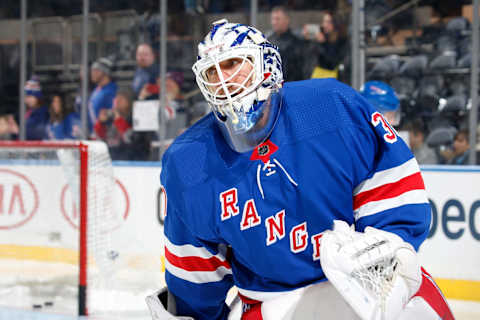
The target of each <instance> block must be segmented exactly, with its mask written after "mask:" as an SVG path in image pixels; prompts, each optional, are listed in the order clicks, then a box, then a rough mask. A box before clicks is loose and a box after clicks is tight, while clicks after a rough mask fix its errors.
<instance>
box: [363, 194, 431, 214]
mask: <svg viewBox="0 0 480 320" xmlns="http://www.w3.org/2000/svg"><path fill="white" fill-rule="evenodd" d="M420 203H428V198H427V193H426V192H425V190H412V191H408V192H405V193H402V194H401V195H399V196H397V197H394V198H390V199H384V200H379V201H370V202H368V203H366V204H364V205H363V206H361V207H360V208H358V209H357V210H355V212H354V215H355V220H358V219H360V218H362V217H366V216H370V215H373V214H375V213H378V212H382V211H385V210H388V209H393V208H397V207H401V206H404V205H408V204H420Z"/></svg>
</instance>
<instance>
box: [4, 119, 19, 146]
mask: <svg viewBox="0 0 480 320" xmlns="http://www.w3.org/2000/svg"><path fill="white" fill-rule="evenodd" d="M18 132H19V130H18V124H17V122H16V121H15V118H14V117H13V115H11V114H3V115H0V140H16V139H17V138H18Z"/></svg>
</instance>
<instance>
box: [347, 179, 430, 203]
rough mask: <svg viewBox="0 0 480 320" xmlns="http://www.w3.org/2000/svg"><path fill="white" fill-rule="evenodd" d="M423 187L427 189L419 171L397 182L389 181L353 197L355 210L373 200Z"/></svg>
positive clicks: (393, 196) (392, 196)
mask: <svg viewBox="0 0 480 320" xmlns="http://www.w3.org/2000/svg"><path fill="white" fill-rule="evenodd" d="M423 189H425V184H424V183H423V179H422V175H421V174H420V172H417V173H414V174H412V175H410V176H408V177H405V178H403V179H400V180H398V181H397V182H393V183H387V184H384V185H382V186H379V187H376V188H374V189H371V190H368V191H364V192H360V193H359V194H357V195H356V196H355V197H354V198H353V210H357V209H358V208H360V207H361V206H363V205H364V204H366V203H368V202H371V201H379V200H384V199H390V198H395V197H397V196H399V195H401V194H403V193H405V192H408V191H412V190H423Z"/></svg>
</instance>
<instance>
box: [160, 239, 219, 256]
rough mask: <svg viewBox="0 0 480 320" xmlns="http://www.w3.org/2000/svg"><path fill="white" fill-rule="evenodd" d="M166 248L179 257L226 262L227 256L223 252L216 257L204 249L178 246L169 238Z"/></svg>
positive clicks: (189, 245)
mask: <svg viewBox="0 0 480 320" xmlns="http://www.w3.org/2000/svg"><path fill="white" fill-rule="evenodd" d="M165 247H167V249H168V251H170V252H171V253H173V254H174V255H176V256H177V257H198V258H203V259H210V258H212V257H216V258H218V259H219V260H221V261H226V257H225V254H223V253H222V252H219V253H218V254H216V255H215V254H212V253H211V252H210V251H208V250H207V249H206V248H204V247H195V246H193V245H191V244H184V245H176V244H173V243H171V242H170V241H169V240H168V238H167V237H165Z"/></svg>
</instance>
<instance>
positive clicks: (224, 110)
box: [192, 45, 264, 116]
mask: <svg viewBox="0 0 480 320" xmlns="http://www.w3.org/2000/svg"><path fill="white" fill-rule="evenodd" d="M263 51H264V50H263V47H262V46H258V45H245V46H237V47H232V48H229V49H228V50H225V51H222V52H219V53H217V54H215V55H209V56H206V57H204V58H202V59H200V60H198V61H197V62H196V63H195V64H194V65H193V67H192V70H193V72H194V73H195V76H196V81H197V84H198V86H199V88H200V91H201V92H202V94H203V96H204V97H205V99H206V100H207V102H208V103H209V104H210V105H211V107H212V108H213V109H214V110H215V111H217V112H218V113H220V114H221V115H222V116H226V115H227V114H230V112H229V111H230V110H228V109H230V108H233V110H232V111H234V112H238V113H246V112H248V111H250V110H244V106H243V104H242V103H235V102H238V101H240V100H241V99H242V98H244V97H245V96H247V95H249V94H251V93H252V92H253V91H255V90H256V89H258V87H259V86H260V84H261V83H262V82H263V80H264V76H263V60H262V57H263ZM235 58H237V59H241V61H242V62H241V64H240V66H239V67H238V68H236V70H235V71H234V72H232V74H231V75H229V76H228V78H226V79H225V78H224V75H223V72H222V71H221V67H220V63H221V62H223V61H225V60H229V59H235ZM246 63H248V64H250V65H251V66H252V70H251V71H250V72H249V74H248V76H247V77H246V78H245V79H244V80H243V81H242V82H241V83H236V82H231V80H232V79H234V78H235V77H236V76H237V75H238V73H239V72H240V70H242V68H243V66H244V65H245V64H246ZM212 67H214V68H215V69H216V72H217V74H218V78H219V81H217V82H211V81H209V80H208V76H207V74H206V72H207V70H209V69H210V68H212ZM248 82H251V83H250V84H248ZM247 84H248V87H247ZM250 107H251V106H248V108H250Z"/></svg>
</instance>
